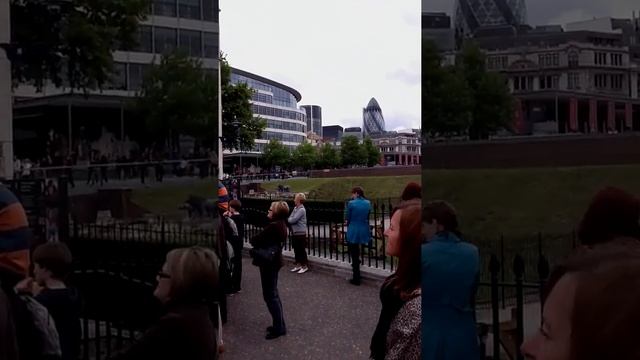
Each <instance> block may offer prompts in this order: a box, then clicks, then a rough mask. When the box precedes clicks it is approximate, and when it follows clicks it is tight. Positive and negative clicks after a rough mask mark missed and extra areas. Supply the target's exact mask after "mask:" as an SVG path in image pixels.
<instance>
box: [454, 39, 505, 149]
mask: <svg viewBox="0 0 640 360" xmlns="http://www.w3.org/2000/svg"><path fill="white" fill-rule="evenodd" d="M456 67H457V69H458V71H459V72H460V73H462V74H463V75H464V78H465V80H466V82H467V86H468V87H469V89H470V92H471V94H472V98H473V103H472V110H471V113H472V114H473V116H472V120H471V124H470V126H469V131H468V134H469V138H471V139H486V138H488V137H489V136H490V135H491V134H494V133H495V132H496V131H498V130H501V129H507V130H510V129H511V127H512V122H513V107H514V100H513V96H512V95H511V92H510V90H509V87H508V85H507V81H506V79H505V78H504V76H503V75H501V74H499V73H495V72H489V71H487V70H486V64H485V55H484V54H483V52H482V50H481V49H480V48H479V47H478V46H477V45H476V44H475V43H473V42H467V43H465V45H464V47H463V50H462V52H461V54H460V56H459V57H458V58H457V63H456Z"/></svg>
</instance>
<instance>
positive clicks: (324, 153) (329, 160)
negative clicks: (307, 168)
mask: <svg viewBox="0 0 640 360" xmlns="http://www.w3.org/2000/svg"><path fill="white" fill-rule="evenodd" d="M316 165H317V168H318V169H326V168H336V167H338V166H340V154H339V153H338V150H336V148H334V147H333V146H332V145H331V144H324V145H322V147H321V148H320V153H319V154H318V162H317V164H316Z"/></svg>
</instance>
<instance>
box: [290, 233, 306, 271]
mask: <svg viewBox="0 0 640 360" xmlns="http://www.w3.org/2000/svg"><path fill="white" fill-rule="evenodd" d="M291 245H292V246H293V253H294V254H295V258H296V263H298V264H300V265H304V266H307V263H308V260H307V249H306V248H305V247H306V245H307V235H293V236H292V237H291Z"/></svg>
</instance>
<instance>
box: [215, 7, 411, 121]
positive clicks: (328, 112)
mask: <svg viewBox="0 0 640 360" xmlns="http://www.w3.org/2000/svg"><path fill="white" fill-rule="evenodd" d="M220 10H221V12H220V47H221V50H222V51H223V52H225V53H226V54H227V60H228V61H229V63H230V65H231V66H233V67H236V68H239V69H242V70H246V71H249V72H252V73H254V74H258V75H261V76H264V77H267V78H270V79H272V80H275V81H278V82H281V83H283V84H285V85H288V86H291V87H293V88H294V89H296V90H298V91H299V92H300V93H301V94H302V102H301V103H300V105H306V104H317V105H320V106H322V117H323V123H324V125H331V124H339V125H342V126H362V108H363V107H365V106H366V105H367V103H368V102H369V99H371V97H375V98H376V99H377V100H378V103H379V104H380V107H381V108H382V113H383V115H384V117H385V122H386V125H387V130H393V129H398V128H409V127H412V128H419V127H420V38H421V31H420V2H419V1H418V0H402V1H390V0H324V1H300V0H270V1H265V0H221V1H220Z"/></svg>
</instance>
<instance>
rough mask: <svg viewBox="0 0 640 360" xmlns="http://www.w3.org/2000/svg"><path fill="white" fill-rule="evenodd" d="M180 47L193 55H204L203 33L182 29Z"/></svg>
mask: <svg viewBox="0 0 640 360" xmlns="http://www.w3.org/2000/svg"><path fill="white" fill-rule="evenodd" d="M180 49H182V50H183V51H184V52H185V53H186V54H187V55H189V56H192V57H202V33H201V32H200V31H194V30H184V29H180Z"/></svg>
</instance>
